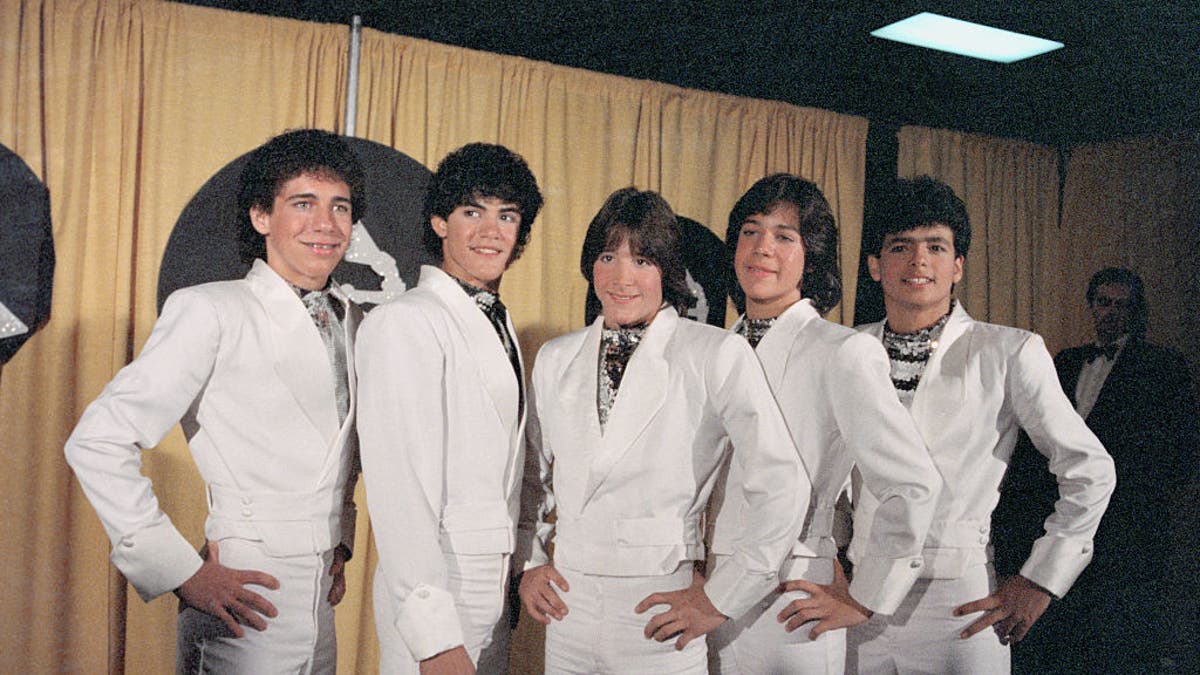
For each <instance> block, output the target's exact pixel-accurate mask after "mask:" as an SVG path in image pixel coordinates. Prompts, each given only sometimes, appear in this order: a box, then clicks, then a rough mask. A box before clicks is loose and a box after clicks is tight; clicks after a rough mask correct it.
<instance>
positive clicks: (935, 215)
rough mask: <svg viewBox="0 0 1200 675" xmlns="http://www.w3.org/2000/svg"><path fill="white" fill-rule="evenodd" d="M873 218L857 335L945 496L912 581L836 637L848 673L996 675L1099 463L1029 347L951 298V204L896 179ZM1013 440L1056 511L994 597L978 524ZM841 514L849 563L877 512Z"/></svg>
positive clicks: (1066, 550) (1065, 559)
mask: <svg viewBox="0 0 1200 675" xmlns="http://www.w3.org/2000/svg"><path fill="white" fill-rule="evenodd" d="M881 213H882V214H883V217H882V218H881V221H880V224H881V227H879V228H877V229H876V230H875V231H874V232H872V233H871V234H872V235H873V237H874V238H873V239H872V240H870V248H869V249H868V250H870V251H873V253H872V254H870V255H869V257H868V266H869V269H870V273H871V277H872V278H873V279H875V280H876V281H878V282H879V283H880V284H881V285H882V287H883V296H884V305H885V308H886V310H887V318H886V321H883V322H879V323H876V324H870V325H866V326H862V327H861V330H862V331H864V332H866V333H867V334H869V335H873V336H875V337H877V338H879V339H881V340H882V341H883V343H884V346H885V348H886V349H887V351H888V355H889V357H890V360H891V379H892V383H893V385H894V387H895V389H894V391H895V392H896V393H897V395H898V396H899V397H900V400H901V401H902V402H903V403H904V404H905V406H906V407H908V409H909V411H910V412H911V413H912V416H913V418H914V419H915V420H916V422H917V426H918V427H919V429H920V431H921V434H922V435H923V437H924V438H925V443H926V445H927V446H928V448H929V452H930V454H931V456H932V458H933V461H934V464H935V465H937V467H938V470H939V471H940V472H941V473H942V478H943V480H944V481H945V487H944V488H943V490H942V493H941V496H940V497H939V499H938V503H937V507H936V511H935V515H934V520H933V524H932V526H931V528H930V531H929V535H928V537H927V538H926V540H925V547H924V552H923V555H924V565H923V567H922V570H921V579H920V580H919V581H918V582H917V583H916V585H915V586H914V587H913V589H912V590H911V591H910V592H909V593H908V595H907V597H906V598H905V599H904V601H903V602H902V603H901V605H900V609H899V610H898V611H897V612H896V613H895V614H893V615H892V616H890V617H882V616H875V617H872V618H871V619H870V620H869V621H868V622H866V623H864V624H861V625H859V626H856V627H854V628H851V629H850V634H849V643H850V653H849V656H848V670H850V671H852V672H862V673H897V672H898V673H905V672H938V673H971V674H972V675H974V674H979V673H1008V672H1009V670H1010V657H1009V651H1008V644H1009V643H1011V642H1017V641H1020V639H1021V638H1022V637H1023V636H1024V635H1025V633H1026V632H1028V631H1029V630H1030V628H1031V627H1032V626H1033V624H1034V622H1036V621H1037V619H1038V617H1040V616H1041V614H1042V612H1044V611H1045V610H1046V607H1047V605H1048V604H1049V603H1050V599H1051V597H1052V596H1060V597H1061V596H1062V595H1063V594H1064V593H1066V592H1067V590H1068V589H1069V588H1070V587H1071V585H1072V583H1074V581H1075V579H1076V578H1077V577H1078V576H1079V574H1080V572H1082V571H1083V569H1084V567H1086V566H1087V564H1088V562H1089V561H1090V560H1091V557H1092V538H1093V536H1094V535H1095V533H1096V528H1097V527H1098V526H1099V524H1100V517H1101V516H1102V515H1103V513H1104V509H1105V507H1106V506H1107V504H1108V499H1109V496H1110V495H1111V494H1112V490H1113V486H1114V484H1115V478H1114V474H1113V463H1112V460H1111V458H1110V457H1109V456H1108V454H1107V453H1106V452H1105V451H1104V448H1103V446H1101V444H1100V442H1099V441H1098V440H1096V437H1095V435H1094V434H1093V433H1092V432H1091V431H1090V430H1089V429H1088V428H1087V426H1086V425H1085V424H1084V422H1083V420H1082V419H1080V417H1079V415H1078V414H1076V412H1075V410H1074V408H1073V406H1072V405H1071V403H1070V401H1068V400H1067V397H1066V395H1065V394H1063V391H1062V387H1061V386H1059V383H1058V377H1057V375H1056V374H1055V370H1054V363H1053V361H1052V360H1051V358H1050V354H1049V353H1048V352H1047V351H1046V347H1045V345H1044V344H1043V343H1042V339H1041V338H1040V337H1038V336H1037V335H1035V334H1033V333H1030V332H1028V331H1024V330H1019V329H1016V328H1008V327H1005V326H997V325H993V324H988V323H983V322H979V321H975V320H974V319H972V318H971V317H970V316H968V315H967V313H966V311H965V310H964V309H963V307H962V305H961V304H959V303H957V302H956V301H955V300H954V299H953V289H954V284H955V283H957V282H958V281H959V280H961V279H962V273H963V260H964V258H965V257H966V255H967V249H968V247H969V245H970V240H971V229H970V224H969V222H968V219H967V212H966V207H965V206H964V205H963V203H962V200H960V199H959V198H958V197H957V196H956V195H955V194H954V192H953V191H952V190H951V189H950V188H949V187H947V186H946V185H944V184H942V183H939V182H937V181H935V180H933V179H931V178H928V177H922V178H918V179H915V180H901V181H898V182H897V184H896V185H895V187H894V189H893V190H891V191H890V193H889V196H888V199H887V201H886V202H885V205H884V207H883V208H882V209H881ZM1020 428H1024V429H1025V430H1026V431H1027V432H1028V433H1029V436H1030V438H1032V439H1033V442H1034V444H1035V445H1036V446H1037V448H1038V449H1039V451H1041V452H1042V453H1043V454H1045V455H1046V456H1047V457H1048V458H1049V465H1050V468H1051V470H1052V471H1053V472H1054V473H1055V475H1056V477H1057V480H1058V486H1059V498H1058V501H1057V502H1056V504H1055V508H1054V512H1053V513H1052V514H1048V515H1049V517H1048V518H1047V519H1046V524H1045V526H1046V533H1045V535H1044V536H1042V537H1040V538H1039V539H1038V540H1037V541H1035V542H1034V544H1033V549H1032V551H1031V553H1030V556H1029V558H1028V560H1027V561H1026V562H1025V564H1024V566H1022V568H1021V571H1020V574H1018V575H1014V576H1011V577H1008V578H1007V579H1004V580H1003V581H1001V582H1000V583H999V584H997V580H996V578H995V572H994V570H993V568H992V564H991V554H990V548H989V536H988V535H989V530H990V524H991V514H992V510H993V509H994V508H995V506H996V503H997V501H998V500H999V486H1000V481H1001V479H1002V478H1003V477H1004V472H1005V470H1006V468H1007V466H1008V461H1009V459H1010V458H1011V456H1012V452H1013V447H1014V445H1015V444H1016V441H1017V435H1018V432H1019V430H1020ZM856 499H857V504H856V508H855V514H854V527H855V532H854V538H853V540H852V542H851V546H850V552H849V553H850V559H851V560H852V561H854V562H855V563H856V564H859V562H860V561H862V560H863V559H864V556H865V553H866V550H865V544H866V542H867V541H869V536H870V534H871V528H872V524H873V515H874V514H875V513H876V511H877V510H878V509H879V508H880V503H879V500H878V498H877V496H876V495H874V494H872V492H871V491H870V490H869V489H866V490H858V491H857V493H856ZM989 627H991V628H992V629H993V630H985V629H987V628H989Z"/></svg>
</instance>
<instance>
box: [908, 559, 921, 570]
mask: <svg viewBox="0 0 1200 675" xmlns="http://www.w3.org/2000/svg"><path fill="white" fill-rule="evenodd" d="M908 566H909V567H911V568H913V569H914V570H915V569H917V568H918V567H920V566H921V561H920V560H913V561H912V562H910V563H908Z"/></svg>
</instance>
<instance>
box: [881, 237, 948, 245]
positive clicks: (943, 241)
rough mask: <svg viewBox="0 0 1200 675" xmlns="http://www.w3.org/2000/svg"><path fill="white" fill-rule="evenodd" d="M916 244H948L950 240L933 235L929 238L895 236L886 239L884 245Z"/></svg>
mask: <svg viewBox="0 0 1200 675" xmlns="http://www.w3.org/2000/svg"><path fill="white" fill-rule="evenodd" d="M917 242H925V243H929V244H932V243H938V244H949V243H950V240H949V239H947V238H945V237H943V236H940V235H935V236H931V237H912V236H904V235H896V236H891V237H888V239H887V241H886V242H885V243H887V244H897V243H899V244H915V243H917Z"/></svg>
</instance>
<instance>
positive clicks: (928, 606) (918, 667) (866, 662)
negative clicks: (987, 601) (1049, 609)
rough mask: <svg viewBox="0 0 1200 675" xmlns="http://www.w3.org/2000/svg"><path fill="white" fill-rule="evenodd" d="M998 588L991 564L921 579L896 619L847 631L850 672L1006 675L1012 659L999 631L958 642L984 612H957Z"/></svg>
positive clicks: (878, 618)
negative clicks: (951, 576) (958, 614)
mask: <svg viewBox="0 0 1200 675" xmlns="http://www.w3.org/2000/svg"><path fill="white" fill-rule="evenodd" d="M995 588H996V573H995V570H993V569H992V566H991V564H983V565H977V566H975V567H972V568H970V569H969V570H967V572H966V573H965V574H964V575H963V576H962V577H961V578H958V579H918V580H917V582H916V583H915V584H914V585H913V588H912V590H910V591H909V592H908V595H907V596H906V597H905V598H904V601H903V602H902V603H901V604H900V608H899V609H897V610H896V613H895V614H893V615H891V616H880V615H878V614H877V615H875V616H873V617H871V619H870V620H869V621H867V622H866V623H864V624H861V625H858V626H854V627H853V628H850V629H849V632H848V635H847V643H848V653H847V657H846V672H847V673H871V674H877V673H939V674H940V673H963V674H964V675H993V674H994V675H1007V674H1008V673H1009V672H1011V670H1012V666H1011V655H1010V653H1009V651H1008V647H1007V646H1006V645H1002V644H1000V639H999V638H998V637H997V636H996V633H995V631H993V630H992V629H991V628H986V629H984V630H982V631H980V632H978V633H976V634H975V635H972V636H971V637H970V638H968V639H966V640H964V639H962V638H960V637H959V633H960V632H962V630H963V629H964V628H966V627H967V626H969V625H971V624H972V623H973V622H974V621H975V620H976V619H978V618H979V617H981V616H982V615H983V612H975V613H973V614H968V615H966V616H961V617H956V616H954V608H955V607H958V606H959V605H962V604H965V603H967V602H970V601H972V600H978V599H980V598H983V597H986V596H987V595H988V594H989V593H991V592H992V591H993V590H995Z"/></svg>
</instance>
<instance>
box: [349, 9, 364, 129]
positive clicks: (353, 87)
mask: <svg viewBox="0 0 1200 675" xmlns="http://www.w3.org/2000/svg"><path fill="white" fill-rule="evenodd" d="M361 47H362V17H361V16H359V15H357V14H355V15H354V18H352V19H351V20H350V73H349V75H350V76H349V78H347V84H346V135H347V136H350V137H353V136H354V122H355V117H356V116H357V115H358V52H359V49H360V48H361Z"/></svg>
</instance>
